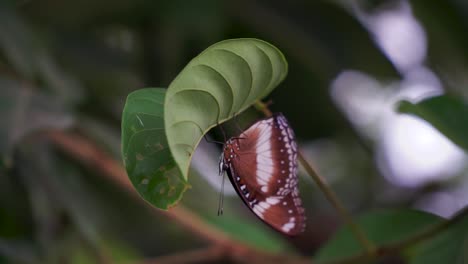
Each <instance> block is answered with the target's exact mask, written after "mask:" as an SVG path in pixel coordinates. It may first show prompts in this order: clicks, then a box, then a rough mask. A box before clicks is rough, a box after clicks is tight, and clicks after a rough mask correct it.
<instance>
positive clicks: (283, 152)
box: [219, 113, 306, 236]
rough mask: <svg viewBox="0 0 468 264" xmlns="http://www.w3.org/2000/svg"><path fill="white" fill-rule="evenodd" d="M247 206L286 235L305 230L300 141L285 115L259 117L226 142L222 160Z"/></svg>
mask: <svg viewBox="0 0 468 264" xmlns="http://www.w3.org/2000/svg"><path fill="white" fill-rule="evenodd" d="M219 169H220V174H222V173H224V172H226V173H227V175H228V178H229V180H230V181H231V183H232V185H233V186H234V189H235V190H236V192H237V194H238V195H239V196H240V197H241V199H242V201H243V202H244V203H245V205H246V206H247V207H248V208H249V209H250V210H251V211H252V212H253V213H254V214H255V215H256V216H257V217H259V218H260V219H261V220H263V221H264V222H265V223H267V224H268V225H270V226H271V227H272V228H274V229H275V230H277V231H279V232H281V233H283V234H286V235H291V236H293V235H297V234H300V233H301V232H303V231H304V229H305V220H306V218H305V215H304V208H303V207H302V201H301V198H300V197H299V189H298V186H297V184H298V177H297V144H296V142H295V136H294V132H293V131H292V129H291V127H290V126H289V123H288V121H287V120H286V118H285V117H284V115H283V114H281V113H277V114H274V115H273V116H272V117H270V118H267V119H263V120H260V121H258V122H256V123H255V124H253V125H252V126H251V127H249V128H248V129H247V130H245V131H244V132H243V133H241V134H240V135H239V136H238V137H233V138H231V139H229V140H228V141H226V143H225V144H224V148H223V153H222V155H221V159H220V163H219Z"/></svg>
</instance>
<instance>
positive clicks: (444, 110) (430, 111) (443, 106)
mask: <svg viewBox="0 0 468 264" xmlns="http://www.w3.org/2000/svg"><path fill="white" fill-rule="evenodd" d="M398 111H399V112H401V113H407V114H412V115H415V116H418V117H420V118H422V119H424V120H426V121H427V122H429V123H430V124H431V125H433V126H434V127H435V128H436V129H438V130H439V131H440V132H441V133H442V134H444V135H445V136H447V137H448V138H449V139H450V140H452V141H453V142H454V143H455V144H457V145H458V146H460V147H462V148H463V149H465V150H468V134H467V133H466V131H468V105H467V103H466V102H464V101H463V100H462V99H461V98H459V97H452V96H447V95H441V96H436V97H431V98H428V99H425V100H423V101H421V102H419V103H416V104H413V103H411V102H408V101H402V102H400V104H399V106H398Z"/></svg>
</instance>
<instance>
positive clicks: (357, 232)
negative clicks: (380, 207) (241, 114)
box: [255, 101, 376, 257]
mask: <svg viewBox="0 0 468 264" xmlns="http://www.w3.org/2000/svg"><path fill="white" fill-rule="evenodd" d="M255 107H256V108H257V109H258V110H259V111H261V112H262V113H263V114H264V115H265V116H267V117H269V116H271V115H272V112H271V111H270V109H269V108H268V106H267V105H266V104H265V103H263V102H261V101H257V102H256V103H255ZM298 157H299V162H300V163H301V165H302V166H303V167H304V169H305V170H306V171H307V173H308V174H309V175H310V177H312V179H313V180H314V181H315V183H316V184H317V186H318V187H319V189H320V190H321V191H322V193H323V194H324V195H325V197H326V198H327V200H328V201H329V202H330V203H331V204H332V205H333V207H334V208H335V209H336V211H337V212H338V214H339V215H340V217H341V218H342V219H343V220H344V221H345V222H346V223H347V224H348V225H349V227H350V229H351V232H352V233H353V235H354V236H355V237H356V239H357V240H358V241H359V243H360V244H361V246H362V247H363V248H364V249H365V250H366V253H367V255H368V256H370V257H372V256H375V255H376V247H375V245H374V244H373V243H372V242H371V241H370V240H369V239H368V238H367V236H366V234H365V232H364V230H362V229H361V228H360V227H359V225H357V224H356V223H355V222H354V220H353V218H352V217H351V214H350V213H349V212H348V210H346V208H345V207H344V206H343V204H342V202H341V201H340V199H339V198H338V196H337V195H336V194H335V192H334V191H333V190H332V189H331V188H330V187H329V186H328V185H327V183H326V181H325V179H324V178H322V177H321V176H320V175H318V174H317V172H315V170H314V169H313V168H312V166H311V165H310V164H309V163H308V162H307V160H306V159H305V158H304V156H303V155H302V153H301V152H300V151H298Z"/></svg>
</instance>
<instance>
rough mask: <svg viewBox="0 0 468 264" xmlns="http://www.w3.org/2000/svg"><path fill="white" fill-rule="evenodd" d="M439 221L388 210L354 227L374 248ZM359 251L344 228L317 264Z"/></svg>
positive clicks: (363, 218) (420, 214)
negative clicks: (363, 234) (359, 229)
mask: <svg viewBox="0 0 468 264" xmlns="http://www.w3.org/2000/svg"><path fill="white" fill-rule="evenodd" d="M440 221H443V220H442V218H440V217H438V216H435V215H432V214H428V213H424V212H420V211H414V210H388V211H376V212H370V213H367V214H365V215H363V216H361V217H358V218H357V224H358V225H359V226H361V227H362V228H363V229H364V232H365V233H366V235H367V236H368V237H369V239H370V240H371V241H373V242H374V243H375V244H376V245H383V244H386V243H391V242H395V241H398V240H401V239H404V238H407V237H409V236H411V235H412V234H415V233H417V232H418V231H420V230H422V229H423V228H425V227H427V226H429V225H432V224H435V223H439V222H440ZM362 251H363V250H362V248H361V246H360V244H359V243H358V241H357V240H356V239H355V237H354V236H353V234H352V232H351V231H350V229H349V228H348V227H343V228H341V229H339V230H338V231H337V233H336V234H335V235H334V236H333V238H332V239H331V240H330V241H329V242H328V243H327V244H326V245H325V246H324V247H323V248H321V249H320V251H319V252H318V254H317V257H316V260H317V261H329V260H332V259H340V258H344V257H350V256H353V255H356V254H359V253H361V252H362Z"/></svg>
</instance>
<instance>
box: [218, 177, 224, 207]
mask: <svg viewBox="0 0 468 264" xmlns="http://www.w3.org/2000/svg"><path fill="white" fill-rule="evenodd" d="M222 177H223V179H222V180H221V190H220V191H219V204H218V216H220V215H223V207H224V178H225V176H224V173H223V175H222Z"/></svg>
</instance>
